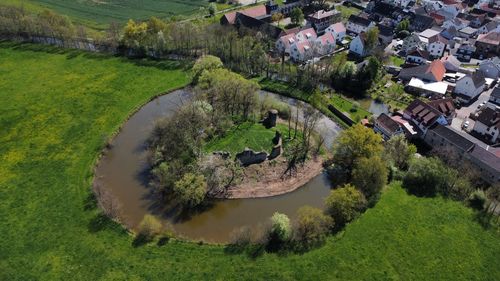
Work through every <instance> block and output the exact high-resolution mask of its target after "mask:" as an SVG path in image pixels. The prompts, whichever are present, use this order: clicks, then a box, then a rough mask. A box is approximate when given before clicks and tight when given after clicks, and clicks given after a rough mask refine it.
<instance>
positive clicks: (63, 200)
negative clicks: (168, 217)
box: [0, 43, 500, 280]
mask: <svg viewBox="0 0 500 281" xmlns="http://www.w3.org/2000/svg"><path fill="white" fill-rule="evenodd" d="M189 82H190V81H189V75H188V74H187V72H186V71H185V69H184V66H183V65H179V64H178V63H174V62H168V61H167V62H149V61H143V60H140V61H138V60H125V59H120V58H114V57H107V56H101V55H94V54H86V53H81V52H76V51H60V50H57V49H53V48H47V47H42V46H37V45H16V44H11V43H0V160H1V161H0V218H1V219H0V233H1V234H0V280H499V279H500V266H499V260H500V236H499V235H500V234H499V232H498V230H496V229H488V228H484V227H483V226H481V224H479V223H478V222H477V220H476V214H475V213H474V211H473V210H472V209H470V208H467V207H465V206H463V205H462V204H460V203H458V202H453V201H450V200H445V199H442V198H439V197H438V198H417V197H414V196H410V195H408V194H407V193H406V192H405V191H404V190H403V189H402V188H401V187H400V185H399V184H398V183H395V184H392V185H389V186H388V187H387V188H386V190H385V191H384V193H383V195H382V198H381V200H380V201H379V202H378V204H377V205H376V206H375V207H374V208H372V209H369V210H368V211H367V212H366V213H365V214H364V215H363V216H361V217H360V218H359V219H358V220H356V221H354V222H353V223H351V224H350V225H348V226H347V227H346V228H345V230H344V231H342V232H340V233H337V234H336V235H335V236H332V237H330V238H329V239H328V240H327V242H326V245H324V246H323V247H321V248H318V249H315V250H312V251H310V252H307V253H304V254H284V255H278V254H267V253H265V254H263V255H261V256H257V257H250V256H248V255H247V254H245V253H232V252H231V251H228V250H227V249H225V247H224V246H220V245H203V244H201V243H190V242H179V241H172V242H169V243H167V244H165V245H163V246H158V245H156V244H148V245H144V246H140V247H134V246H133V245H132V241H133V237H132V236H131V235H130V234H128V233H127V232H126V231H125V230H123V228H121V227H120V226H119V225H117V224H115V223H113V222H111V221H109V220H107V219H105V218H103V217H102V216H100V215H99V214H100V212H99V210H98V209H97V208H96V206H95V202H94V200H93V199H92V196H91V191H90V186H91V181H92V169H93V165H94V164H95V162H96V159H97V157H98V155H99V153H100V151H101V149H102V147H103V146H104V144H105V142H106V140H107V139H109V137H110V136H111V135H112V134H113V132H116V131H117V130H118V129H119V127H120V125H121V124H122V123H123V122H124V120H126V118H127V116H129V115H130V114H131V113H132V112H134V110H135V109H137V108H138V107H139V106H141V105H142V104H144V103H146V102H147V101H148V100H150V99H151V98H152V97H154V96H155V95H157V94H159V93H162V92H166V91H169V90H171V89H174V88H178V87H182V86H183V85H186V84H188V83H189Z"/></svg>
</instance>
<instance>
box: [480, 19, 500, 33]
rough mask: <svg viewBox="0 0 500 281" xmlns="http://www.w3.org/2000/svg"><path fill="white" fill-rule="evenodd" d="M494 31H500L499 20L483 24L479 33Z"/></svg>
mask: <svg viewBox="0 0 500 281" xmlns="http://www.w3.org/2000/svg"><path fill="white" fill-rule="evenodd" d="M492 31H497V32H498V31H500V22H498V21H488V22H487V23H485V24H483V25H482V26H481V27H480V28H479V29H478V31H477V32H478V33H479V34H486V33H489V32H492Z"/></svg>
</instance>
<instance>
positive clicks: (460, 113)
mask: <svg viewBox="0 0 500 281" xmlns="http://www.w3.org/2000/svg"><path fill="white" fill-rule="evenodd" d="M492 91H493V89H488V90H487V91H484V92H483V93H482V94H481V95H479V97H478V98H477V100H476V101H475V102H473V103H472V104H471V105H469V106H463V107H462V108H460V109H458V110H457V117H455V118H454V119H453V122H452V123H451V126H452V127H453V128H454V129H456V130H459V131H460V130H462V123H463V122H465V121H466V120H469V122H470V124H469V129H472V127H473V126H474V121H473V120H470V119H469V116H470V114H471V113H474V112H475V111H476V110H477V109H478V106H479V104H481V103H486V102H488V100H489V99H490V95H491V92H492Z"/></svg>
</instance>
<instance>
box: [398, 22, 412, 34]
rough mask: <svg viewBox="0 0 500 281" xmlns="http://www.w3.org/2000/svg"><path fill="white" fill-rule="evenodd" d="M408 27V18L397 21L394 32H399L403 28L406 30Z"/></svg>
mask: <svg viewBox="0 0 500 281" xmlns="http://www.w3.org/2000/svg"><path fill="white" fill-rule="evenodd" d="M409 28H410V20H408V19H404V20H402V21H400V22H399V23H398V25H397V26H396V32H397V33H399V32H401V31H403V30H406V31H408V30H409Z"/></svg>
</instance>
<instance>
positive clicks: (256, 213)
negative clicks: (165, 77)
mask: <svg viewBox="0 0 500 281" xmlns="http://www.w3.org/2000/svg"><path fill="white" fill-rule="evenodd" d="M260 95H261V96H263V95H272V96H273V97H274V98H276V99H278V100H281V101H282V102H286V103H288V104H289V105H290V106H291V108H292V110H295V106H296V105H297V104H299V103H300V104H301V106H309V105H307V104H304V103H302V102H300V101H297V100H295V99H291V98H286V97H282V96H279V95H276V94H272V93H268V92H264V91H261V92H260ZM191 98H192V93H191V92H190V91H189V90H188V89H183V90H177V91H174V92H171V93H169V94H166V95H163V96H160V97H158V98H155V99H154V100H152V101H151V102H149V103H147V104H146V105H145V106H143V107H142V108H141V109H140V110H139V111H137V112H136V113H135V114H134V115H132V116H131V118H130V119H129V120H128V121H127V122H126V123H125V124H124V125H123V126H122V129H121V131H120V133H119V134H118V135H117V136H116V137H115V138H114V139H113V140H112V141H111V145H110V148H109V150H107V151H106V153H105V154H104V155H103V157H102V158H101V159H100V161H99V163H98V165H97V167H96V170H95V184H99V185H101V186H102V188H104V189H105V190H106V191H107V192H109V193H110V195H111V196H113V197H114V198H116V199H117V201H118V202H119V203H120V205H121V217H122V220H123V221H124V223H125V224H126V225H127V226H128V227H131V228H134V227H136V226H137V225H138V224H139V223H140V221H141V220H142V218H143V217H144V215H146V214H153V215H155V216H156V217H158V218H160V219H161V220H163V221H164V222H168V223H169V224H171V225H172V226H173V228H174V231H175V233H177V234H178V235H180V236H182V237H185V238H187V239H190V240H203V241H205V242H211V243H225V242H228V241H229V238H230V234H231V232H232V231H233V230H234V229H236V228H239V227H242V226H250V227H252V226H257V225H259V224H262V223H265V222H266V220H267V219H268V218H269V217H270V216H272V214H273V213H274V212H280V213H285V214H287V215H288V216H290V218H293V217H294V216H295V212H296V211H297V209H298V208H300V207H301V206H304V205H310V206H313V207H318V208H322V207H323V199H324V198H325V197H326V196H327V195H328V193H329V191H330V188H331V187H330V184H329V181H328V179H327V176H326V175H325V174H320V175H318V176H316V177H314V178H313V179H312V180H310V181H309V182H308V183H307V184H305V185H304V186H302V187H301V188H298V189H297V190H295V191H293V192H290V193H286V194H283V195H278V196H273V197H267V198H249V199H224V200H222V199H221V200H216V199H214V200H211V202H210V203H211V204H210V206H209V207H208V208H206V209H205V210H203V211H200V212H198V213H196V214H192V215H191V216H189V217H186V218H182V219H180V218H178V217H175V215H174V214H175V210H169V209H168V208H167V207H165V206H164V205H163V204H158V202H157V201H156V200H155V197H154V196H152V194H151V190H150V189H149V188H148V171H149V164H148V160H147V146H146V141H147V139H148V138H149V136H150V134H151V131H152V130H153V128H154V124H155V122H156V121H157V120H158V119H160V118H163V117H168V116H169V115H170V114H172V113H173V112H175V110H176V109H177V108H179V107H180V106H181V105H182V104H185V103H186V102H189V100H190V99H191ZM340 130H341V128H340V127H339V126H338V125H337V124H336V123H334V122H333V121H331V120H330V119H329V118H327V117H326V116H322V118H321V119H320V120H319V122H318V125H317V131H318V133H320V134H322V135H323V137H325V139H326V142H325V145H326V146H327V147H331V144H332V141H333V140H334V139H335V137H336V136H337V134H338V132H339V131H340Z"/></svg>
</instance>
